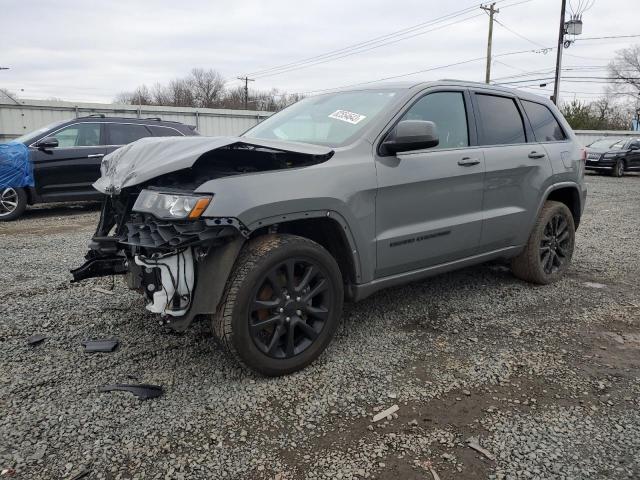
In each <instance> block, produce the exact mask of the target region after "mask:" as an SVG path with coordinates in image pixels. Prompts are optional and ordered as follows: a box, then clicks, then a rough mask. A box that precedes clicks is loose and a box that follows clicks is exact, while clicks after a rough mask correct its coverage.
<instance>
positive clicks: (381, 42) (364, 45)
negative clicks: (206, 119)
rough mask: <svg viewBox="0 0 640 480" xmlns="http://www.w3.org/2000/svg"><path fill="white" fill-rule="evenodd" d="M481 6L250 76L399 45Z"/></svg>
mask: <svg viewBox="0 0 640 480" xmlns="http://www.w3.org/2000/svg"><path fill="white" fill-rule="evenodd" d="M504 1H507V0H497V1H496V3H501V2H504ZM530 1H532V0H520V1H518V2H515V3H511V4H509V5H505V6H504V7H503V8H508V7H512V6H516V5H520V4H522V3H528V2H530ZM479 5H481V4H475V5H473V6H471V7H468V8H465V9H462V10H458V11H455V12H452V13H450V14H447V15H443V16H441V17H438V18H436V19H433V20H430V21H427V22H422V23H421V24H418V25H414V26H412V27H408V28H406V29H402V30H398V31H396V32H392V33H389V34H386V35H382V36H379V37H375V38H373V39H370V40H367V41H364V42H360V43H357V44H353V45H350V46H347V47H343V48H341V49H338V50H333V51H330V52H327V53H324V54H320V55H316V56H313V57H308V58H306V59H301V60H298V61H296V62H290V63H287V64H283V65H279V66H275V67H270V68H266V69H262V70H257V71H254V72H251V73H249V75H252V76H253V77H254V78H263V77H268V76H274V75H280V74H283V73H289V72H291V71H294V70H299V69H302V68H308V67H311V66H315V65H319V64H321V63H326V62H329V61H333V60H338V59H340V58H344V57H347V56H351V55H356V54H359V53H363V52H366V51H369V50H373V49H376V48H380V47H382V46H385V45H391V44H394V43H397V42H400V41H403V40H407V39H409V38H413V37H416V36H419V35H424V34H426V33H429V32H433V31H436V30H440V29H442V28H445V27H449V26H452V25H456V24H458V23H461V22H464V21H467V20H471V19H473V18H476V17H478V16H480V15H481V14H478V15H471V16H468V17H466V18H461V19H458V20H456V21H453V22H449V23H447V24H444V25H439V26H437V27H435V28H431V29H429V30H426V31H418V32H417V33H412V32H416V31H417V30H421V29H424V28H426V27H432V26H434V25H438V24H439V23H442V22H443V21H447V20H451V19H454V18H456V17H461V16H464V15H467V14H469V13H471V12H473V11H474V10H475V9H476V8H477V7H478V6H479ZM409 33H411V35H407V34H409ZM232 81H233V80H232Z"/></svg>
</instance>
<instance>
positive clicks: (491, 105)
mask: <svg viewBox="0 0 640 480" xmlns="http://www.w3.org/2000/svg"><path fill="white" fill-rule="evenodd" d="M473 101H474V108H475V111H476V118H477V120H478V136H479V143H480V144H481V145H482V146H483V148H482V150H483V153H484V158H485V168H486V174H485V187H484V188H485V190H484V197H483V218H484V220H483V224H482V236H481V241H480V243H481V247H482V250H483V251H485V252H490V251H494V250H499V249H501V248H506V247H509V246H516V245H520V244H522V243H523V242H524V241H526V238H527V237H528V232H529V225H530V221H531V218H532V215H535V212H536V211H537V207H538V202H539V198H540V193H541V191H544V185H545V182H546V181H547V180H548V179H549V178H551V176H552V173H553V172H552V169H551V163H550V161H549V157H548V156H547V154H546V152H545V150H544V148H543V147H542V145H540V144H539V143H537V142H535V139H534V138H533V134H532V132H531V130H530V128H529V124H528V122H526V121H525V116H524V112H523V111H522V108H521V105H520V103H519V101H518V99H516V98H515V97H514V96H511V95H509V94H503V93H502V92H500V93H493V92H491V93H489V92H488V91H482V90H478V91H476V92H474V94H473Z"/></svg>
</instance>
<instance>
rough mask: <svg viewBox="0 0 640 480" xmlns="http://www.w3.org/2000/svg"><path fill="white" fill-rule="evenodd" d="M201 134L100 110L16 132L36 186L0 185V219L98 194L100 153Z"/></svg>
mask: <svg viewBox="0 0 640 480" xmlns="http://www.w3.org/2000/svg"><path fill="white" fill-rule="evenodd" d="M189 135H198V132H197V131H196V130H195V127H194V126H191V125H184V124H182V123H179V122H170V121H163V120H161V119H160V118H146V119H141V118H123V117H106V116H105V115H102V114H96V115H90V116H88V117H79V118H74V119H72V120H67V121H64V122H57V123H54V124H51V125H47V126H46V127H43V128H40V129H38V130H36V131H34V132H31V133H28V134H26V135H23V136H22V137H19V138H16V139H15V140H14V141H16V142H20V143H23V144H24V145H26V146H27V147H28V148H29V151H30V159H31V162H32V163H33V177H34V180H35V185H34V187H28V188H4V189H2V190H1V191H0V221H2V220H13V219H15V218H18V217H19V216H20V215H21V214H22V213H23V212H24V210H25V208H26V207H27V205H33V204H36V203H50V202H70V201H81V200H95V199H100V197H101V194H100V193H98V192H97V191H96V190H95V189H94V188H93V187H92V186H91V185H92V184H93V182H95V181H96V180H97V179H98V177H100V163H101V161H102V157H104V156H105V155H106V154H108V153H111V152H113V151H114V150H116V149H118V148H119V147H121V146H122V145H126V144H128V143H131V142H134V141H136V140H138V139H140V138H144V137H173V136H189Z"/></svg>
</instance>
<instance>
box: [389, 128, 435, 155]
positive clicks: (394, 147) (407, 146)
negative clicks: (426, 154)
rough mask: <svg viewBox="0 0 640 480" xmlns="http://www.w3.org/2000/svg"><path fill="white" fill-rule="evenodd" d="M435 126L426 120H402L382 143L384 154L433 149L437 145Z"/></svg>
mask: <svg viewBox="0 0 640 480" xmlns="http://www.w3.org/2000/svg"><path fill="white" fill-rule="evenodd" d="M439 141H440V140H439V139H438V130H437V128H436V124H435V123H433V122H429V121H426V120H402V121H401V122H399V123H398V124H397V125H396V127H395V128H394V129H393V130H392V131H391V132H390V133H389V135H387V138H386V139H385V141H384V142H382V149H383V151H384V153H388V154H395V153H399V152H408V151H411V150H422V149H423V148H431V147H435V146H436V145H438V143H439Z"/></svg>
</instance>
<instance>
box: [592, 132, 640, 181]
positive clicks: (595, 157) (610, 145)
mask: <svg viewBox="0 0 640 480" xmlns="http://www.w3.org/2000/svg"><path fill="white" fill-rule="evenodd" d="M585 168H586V169H587V170H596V171H599V172H608V173H610V174H611V175H613V176H614V177H621V176H623V175H624V172H625V171H636V172H638V171H640V138H603V139H602V140H596V141H595V142H593V143H591V144H589V145H587V162H586V165H585Z"/></svg>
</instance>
